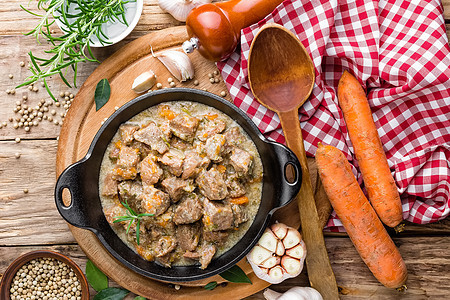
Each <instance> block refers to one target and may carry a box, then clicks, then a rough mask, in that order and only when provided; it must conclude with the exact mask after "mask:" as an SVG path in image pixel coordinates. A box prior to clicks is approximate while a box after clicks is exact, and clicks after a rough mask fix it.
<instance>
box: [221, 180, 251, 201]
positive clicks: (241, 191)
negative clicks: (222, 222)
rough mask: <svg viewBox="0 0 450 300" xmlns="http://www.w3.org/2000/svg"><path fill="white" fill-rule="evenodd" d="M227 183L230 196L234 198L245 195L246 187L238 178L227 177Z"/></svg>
mask: <svg viewBox="0 0 450 300" xmlns="http://www.w3.org/2000/svg"><path fill="white" fill-rule="evenodd" d="M225 183H226V184H227V186H228V195H229V196H230V197H232V198H236V197H240V196H243V195H245V193H246V191H245V187H244V185H243V184H242V183H241V182H240V181H239V178H237V177H236V176H231V175H230V176H227V178H226V180H225Z"/></svg>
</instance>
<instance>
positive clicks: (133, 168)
mask: <svg viewBox="0 0 450 300" xmlns="http://www.w3.org/2000/svg"><path fill="white" fill-rule="evenodd" d="M138 162H139V150H137V149H134V148H131V147H128V146H122V147H121V148H120V152H119V157H118V159H117V163H116V168H115V169H113V174H114V175H113V177H114V179H116V180H119V181H122V180H128V179H134V178H136V175H137V163H138Z"/></svg>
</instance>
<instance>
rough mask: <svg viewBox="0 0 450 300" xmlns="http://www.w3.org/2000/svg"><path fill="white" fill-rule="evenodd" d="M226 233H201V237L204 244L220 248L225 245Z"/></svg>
mask: <svg viewBox="0 0 450 300" xmlns="http://www.w3.org/2000/svg"><path fill="white" fill-rule="evenodd" d="M229 235H230V234H229V232H228V231H205V230H204V231H203V234H202V237H203V240H204V241H206V242H211V243H213V244H215V245H217V246H218V247H221V246H223V245H224V244H225V242H226V241H227V239H228V236H229Z"/></svg>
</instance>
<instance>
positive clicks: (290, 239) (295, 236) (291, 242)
mask: <svg viewBox="0 0 450 300" xmlns="http://www.w3.org/2000/svg"><path fill="white" fill-rule="evenodd" d="M301 239H302V236H301V235H300V232H298V231H297V230H295V229H294V228H289V229H288V231H287V233H286V236H285V237H284V239H283V245H284V248H286V249H289V248H292V247H294V246H295V245H298V244H299V243H300V241H301Z"/></svg>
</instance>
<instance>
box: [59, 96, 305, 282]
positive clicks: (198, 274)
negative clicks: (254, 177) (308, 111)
mask: <svg viewBox="0 0 450 300" xmlns="http://www.w3.org/2000/svg"><path fill="white" fill-rule="evenodd" d="M177 100H182V101H193V102H199V103H203V104H206V105H209V106H212V107H214V108H216V109H218V110H220V111H222V112H224V113H225V114H227V115H228V116H230V117H231V118H232V119H233V120H235V121H236V122H237V123H238V124H239V125H240V126H241V127H242V128H243V129H244V130H245V131H246V132H247V134H248V135H249V136H250V138H251V139H252V140H253V142H254V143H255V145H256V147H257V149H258V151H259V154H260V156H261V160H262V164H263V172H264V175H263V191H262V199H261V205H260V208H259V210H258V213H257V215H256V217H255V219H254V221H253V223H252V225H251V226H250V228H249V230H248V231H247V233H246V234H245V235H244V237H243V238H242V239H241V240H240V241H239V242H238V243H237V244H236V245H235V246H233V247H232V248H231V249H230V250H229V251H227V252H226V253H224V254H222V255H221V256H220V257H218V258H215V259H213V260H212V262H211V263H210V264H209V266H208V267H207V268H206V269H205V270H202V269H200V268H199V267H198V266H197V265H193V266H184V267H172V268H165V267H163V266H161V265H159V264H157V263H155V262H149V261H146V260H144V259H143V258H142V257H140V256H139V255H138V254H136V253H135V252H134V251H133V250H131V249H130V248H129V247H128V246H127V245H125V244H124V243H123V242H122V241H121V240H120V238H119V237H118V236H117V235H116V234H115V233H114V231H113V230H112V229H111V227H110V225H109V224H108V222H107V221H106V218H105V216H104V214H103V211H102V206H101V202H100V198H99V192H98V191H99V182H98V181H99V172H100V164H101V161H102V159H103V155H104V153H105V151H106V148H107V146H108V144H109V142H110V141H111V139H112V138H113V136H114V134H115V133H116V132H117V130H118V128H119V126H120V124H122V123H124V122H126V121H127V120H129V119H130V118H132V117H133V116H134V115H136V114H138V113H140V112H141V111H143V110H145V109H147V108H149V107H151V106H154V105H157V104H159V103H162V102H167V101H177ZM288 165H291V166H292V167H293V169H294V173H295V178H294V179H293V180H290V181H292V182H289V181H288V179H287V177H286V168H287V166H288ZM301 175H302V174H301V167H300V164H299V162H298V160H297V157H296V156H295V155H294V153H293V152H292V151H291V150H289V149H288V148H286V147H285V146H283V145H282V144H279V143H274V142H270V141H268V140H266V139H265V138H264V136H263V135H262V134H261V133H260V131H259V130H258V128H257V127H256V126H255V124H254V123H253V122H252V121H251V120H250V119H249V118H248V117H247V116H246V115H245V114H244V113H243V112H242V111H241V110H240V109H238V108H237V107H236V106H234V105H233V104H231V103H229V102H227V101H225V100H223V99H222V98H220V97H218V96H216V95H214V94H211V93H208V92H204V91H200V90H195V89H187V88H171V89H164V90H159V91H155V92H150V93H147V94H145V95H142V96H139V97H137V98H135V99H133V100H131V101H130V102H128V103H126V104H125V105H124V106H122V107H121V108H120V109H118V110H117V111H116V112H115V113H114V114H113V115H112V116H110V117H109V119H108V120H107V121H106V122H105V123H104V124H103V126H102V127H101V128H100V130H99V131H98V132H97V134H96V135H95V137H94V140H93V141H92V144H91V146H90V147H89V150H88V153H87V154H86V156H85V157H84V158H83V159H81V160H80V161H78V162H76V163H74V164H72V165H70V166H69V167H67V169H65V170H64V171H63V172H62V174H61V175H60V176H59V178H58V181H57V183H56V188H55V200H56V206H57V208H58V211H59V213H60V214H61V216H62V217H63V218H64V219H65V220H66V221H67V222H69V223H70V224H72V225H74V226H76V227H80V228H84V229H88V230H90V231H92V232H94V233H95V234H96V235H97V237H98V238H99V240H100V241H101V243H102V244H103V245H104V246H105V247H106V249H107V250H108V251H109V252H110V253H111V254H112V255H113V256H114V257H115V258H116V259H117V260H119V261H120V262H121V263H123V264H124V265H126V266H127V267H128V268H130V269H131V270H133V271H135V272H137V273H139V274H142V275H144V276H147V277H150V278H154V279H158V280H162V281H169V282H179V281H193V280H199V279H203V278H206V277H210V276H213V275H216V274H218V273H221V272H223V271H225V270H227V269H228V268H230V267H232V266H233V265H235V264H236V263H237V262H238V261H240V260H241V259H242V258H243V257H244V256H245V255H246V254H247V253H248V252H249V251H250V250H251V249H252V248H253V246H254V245H255V244H256V242H257V241H258V240H259V238H260V236H261V235H262V233H263V232H264V229H265V228H266V226H267V224H268V222H269V219H270V217H271V215H272V214H273V212H274V211H275V210H276V209H278V208H280V207H282V206H285V205H286V204H288V203H289V202H290V201H291V200H292V199H293V198H294V197H295V196H296V195H297V193H298V191H299V189H300V185H301V182H302V180H301ZM66 188H67V189H68V190H69V191H70V195H71V199H72V200H71V203H70V205H69V206H65V205H64V203H63V200H62V193H63V190H64V189H66Z"/></svg>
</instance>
